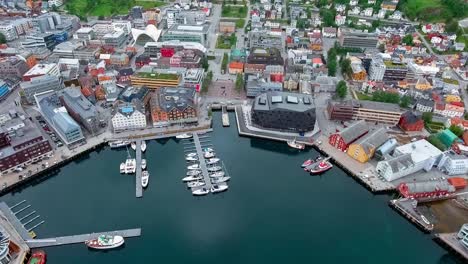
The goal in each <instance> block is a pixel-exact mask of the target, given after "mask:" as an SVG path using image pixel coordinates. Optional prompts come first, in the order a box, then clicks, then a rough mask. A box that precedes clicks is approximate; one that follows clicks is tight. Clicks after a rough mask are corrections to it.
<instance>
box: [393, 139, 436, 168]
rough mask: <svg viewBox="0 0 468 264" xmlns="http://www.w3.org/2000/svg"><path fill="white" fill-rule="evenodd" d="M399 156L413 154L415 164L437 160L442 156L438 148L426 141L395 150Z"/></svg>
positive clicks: (419, 141) (422, 140)
mask: <svg viewBox="0 0 468 264" xmlns="http://www.w3.org/2000/svg"><path fill="white" fill-rule="evenodd" d="M398 154H400V155H401V154H411V158H412V160H413V161H414V162H415V163H418V162H421V161H424V160H426V159H428V158H437V157H439V156H440V155H441V154H442V151H440V150H439V149H438V148H436V147H435V146H434V145H432V144H431V143H429V142H428V141H427V140H425V139H421V140H418V141H415V142H411V143H408V144H406V145H402V146H399V147H396V148H395V156H397V155H398Z"/></svg>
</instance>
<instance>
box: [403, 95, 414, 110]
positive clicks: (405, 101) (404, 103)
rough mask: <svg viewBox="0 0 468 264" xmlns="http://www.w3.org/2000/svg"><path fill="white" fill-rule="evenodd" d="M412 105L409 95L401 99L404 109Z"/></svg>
mask: <svg viewBox="0 0 468 264" xmlns="http://www.w3.org/2000/svg"><path fill="white" fill-rule="evenodd" d="M410 103H411V98H410V97H409V96H407V95H405V96H403V97H401V99H400V106H401V107H403V108H407V107H408V106H409V104H410Z"/></svg>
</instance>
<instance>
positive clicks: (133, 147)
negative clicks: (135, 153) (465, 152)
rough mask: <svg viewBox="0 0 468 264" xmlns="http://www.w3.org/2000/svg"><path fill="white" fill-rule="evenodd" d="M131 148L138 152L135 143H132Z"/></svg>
mask: <svg viewBox="0 0 468 264" xmlns="http://www.w3.org/2000/svg"><path fill="white" fill-rule="evenodd" d="M130 146H131V147H132V149H133V150H136V143H135V142H132V144H131V145H130Z"/></svg>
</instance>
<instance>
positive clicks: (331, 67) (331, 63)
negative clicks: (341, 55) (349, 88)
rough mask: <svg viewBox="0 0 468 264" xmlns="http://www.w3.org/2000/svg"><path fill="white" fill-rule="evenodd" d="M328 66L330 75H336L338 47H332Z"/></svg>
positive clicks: (328, 54) (328, 55)
mask: <svg viewBox="0 0 468 264" xmlns="http://www.w3.org/2000/svg"><path fill="white" fill-rule="evenodd" d="M327 60H328V61H327V67H328V75H329V76H336V66H337V62H336V49H335V48H330V49H329V50H328V53H327Z"/></svg>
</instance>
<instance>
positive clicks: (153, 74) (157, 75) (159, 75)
mask: <svg viewBox="0 0 468 264" xmlns="http://www.w3.org/2000/svg"><path fill="white" fill-rule="evenodd" d="M136 75H137V76H138V77H142V78H151V79H163V80H178V79H179V75H177V74H174V73H157V72H142V71H140V72H137V73H136Z"/></svg>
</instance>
